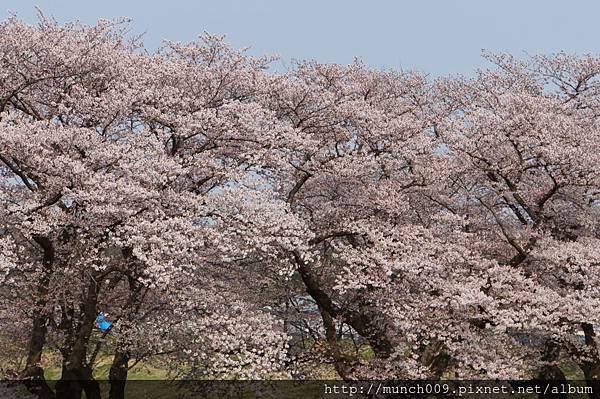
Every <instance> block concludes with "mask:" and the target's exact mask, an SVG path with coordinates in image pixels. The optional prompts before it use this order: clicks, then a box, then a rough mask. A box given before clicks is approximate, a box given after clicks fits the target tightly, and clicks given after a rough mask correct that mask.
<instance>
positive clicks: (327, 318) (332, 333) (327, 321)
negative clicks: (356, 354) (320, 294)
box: [319, 306, 350, 381]
mask: <svg viewBox="0 0 600 399" xmlns="http://www.w3.org/2000/svg"><path fill="white" fill-rule="evenodd" d="M319 311H320V312H321V318H322V319H323V326H324V327H325V338H326V339H327V344H328V346H329V353H330V354H331V357H332V358H333V366H334V367H335V371H337V373H338V374H339V376H340V377H341V378H342V379H343V380H344V381H348V372H349V368H350V365H349V364H348V362H349V360H350V359H348V358H347V357H346V356H344V354H343V353H342V351H341V349H340V346H339V344H338V337H337V331H336V328H335V321H334V319H333V317H331V315H330V314H329V312H327V311H326V310H325V309H323V308H322V307H320V306H319Z"/></svg>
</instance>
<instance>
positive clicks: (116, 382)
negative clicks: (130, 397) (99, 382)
mask: <svg viewBox="0 0 600 399" xmlns="http://www.w3.org/2000/svg"><path fill="white" fill-rule="evenodd" d="M128 363H129V354H128V353H127V352H124V351H120V350H117V351H116V352H115V356H114V358H113V361H112V365H111V367H110V371H109V373H108V379H109V381H110V392H109V395H108V398H109V399H125V384H126V383H127V373H128Z"/></svg>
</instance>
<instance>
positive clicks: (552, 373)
mask: <svg viewBox="0 0 600 399" xmlns="http://www.w3.org/2000/svg"><path fill="white" fill-rule="evenodd" d="M559 358H560V345H559V344H558V343H556V342H555V341H554V340H552V339H550V338H549V339H547V340H546V342H545V343H544V354H543V356H542V361H544V362H549V363H554V362H557V361H558V360H559ZM538 380H541V381H544V382H546V383H548V384H550V389H549V390H550V391H551V390H552V388H553V387H555V388H560V387H561V384H565V383H566V382H567V378H566V377H565V374H564V373H563V372H562V370H561V369H560V368H559V367H558V366H557V365H556V364H546V365H544V366H542V368H541V369H540V370H539V372H538ZM539 397H540V398H546V397H553V398H566V395H565V394H554V395H552V396H548V395H546V396H544V394H540V395H539Z"/></svg>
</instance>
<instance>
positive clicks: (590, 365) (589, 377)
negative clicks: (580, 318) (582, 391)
mask: <svg viewBox="0 0 600 399" xmlns="http://www.w3.org/2000/svg"><path fill="white" fill-rule="evenodd" d="M581 326H582V328H583V334H584V337H585V344H586V345H587V346H589V347H590V348H591V349H592V351H593V353H594V354H595V356H594V361H587V362H583V363H581V364H580V365H579V367H581V370H582V371H583V375H584V376H585V382H586V384H587V386H588V387H591V388H592V393H590V394H589V396H590V398H591V399H600V359H599V356H598V349H597V347H596V333H595V332H594V326H593V325H591V324H589V323H583V324H582V325H581Z"/></svg>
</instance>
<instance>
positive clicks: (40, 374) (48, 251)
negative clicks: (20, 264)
mask: <svg viewBox="0 0 600 399" xmlns="http://www.w3.org/2000/svg"><path fill="white" fill-rule="evenodd" d="M33 240H34V241H35V242H36V243H37V244H38V245H39V246H40V247H41V248H42V251H43V258H42V266H43V270H42V275H41V276H40V280H39V281H38V284H37V289H36V303H35V309H34V310H33V323H32V327H31V337H30V339H29V344H28V346H27V360H26V362H25V369H24V370H23V372H22V373H21V378H22V379H23V380H24V381H25V385H26V387H27V389H28V390H29V391H30V392H31V393H33V394H35V395H37V396H38V397H39V398H42V399H50V398H53V397H54V393H53V392H52V390H51V389H50V387H49V386H48V384H47V382H46V379H45V378H44V369H43V368H42V366H41V363H42V352H43V350H44V345H45V344H46V333H47V331H48V327H47V326H48V315H47V313H46V310H45V307H46V304H47V300H48V287H49V284H50V276H51V275H52V269H53V265H54V246H53V245H52V242H51V241H50V240H49V239H48V238H47V237H42V236H34V237H33Z"/></svg>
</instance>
